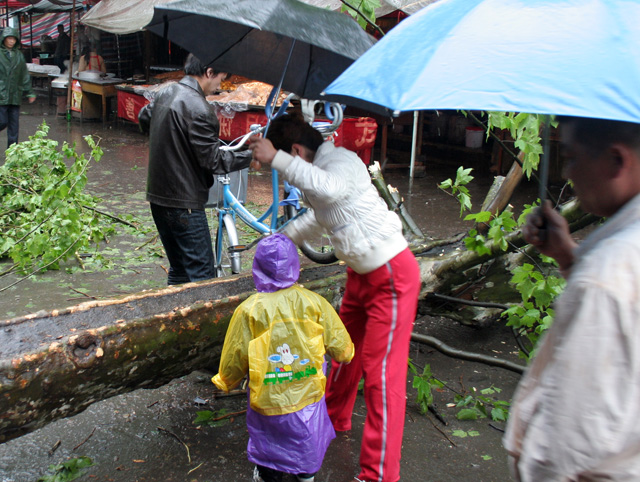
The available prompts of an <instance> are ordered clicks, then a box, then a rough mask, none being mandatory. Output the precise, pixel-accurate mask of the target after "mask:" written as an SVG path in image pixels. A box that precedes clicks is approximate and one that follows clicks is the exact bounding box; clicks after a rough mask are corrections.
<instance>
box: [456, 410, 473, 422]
mask: <svg viewBox="0 0 640 482" xmlns="http://www.w3.org/2000/svg"><path fill="white" fill-rule="evenodd" d="M456 418H457V419H458V420H477V419H478V412H477V410H474V409H472V408H463V409H462V410H460V411H459V412H458V414H457V415H456Z"/></svg>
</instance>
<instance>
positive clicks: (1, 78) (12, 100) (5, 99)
mask: <svg viewBox="0 0 640 482" xmlns="http://www.w3.org/2000/svg"><path fill="white" fill-rule="evenodd" d="M19 44H20V34H19V32H18V30H17V29H15V28H11V27H5V28H4V30H3V31H2V34H1V35H0V131H3V130H4V129H5V128H6V129H7V147H9V146H11V144H15V143H16V142H18V129H19V126H20V122H19V121H20V102H21V101H22V96H23V95H26V96H27V98H28V99H29V103H30V104H31V103H33V102H35V100H36V94H34V92H33V88H32V87H31V76H30V75H29V71H28V70H27V63H26V61H25V60H24V55H22V52H20V49H19Z"/></svg>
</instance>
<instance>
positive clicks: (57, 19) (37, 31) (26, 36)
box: [20, 12, 71, 46]
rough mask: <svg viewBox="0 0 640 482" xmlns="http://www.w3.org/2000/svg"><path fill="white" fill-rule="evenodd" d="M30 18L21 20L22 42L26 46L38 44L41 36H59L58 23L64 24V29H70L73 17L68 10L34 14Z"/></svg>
mask: <svg viewBox="0 0 640 482" xmlns="http://www.w3.org/2000/svg"><path fill="white" fill-rule="evenodd" d="M30 20H31V24H30V23H29V20H27V21H26V22H20V36H21V38H20V43H21V44H22V45H24V46H29V45H31V44H33V45H38V44H39V43H40V37H42V36H43V35H49V36H50V37H51V38H56V37H57V36H58V24H60V23H61V24H62V25H64V30H65V31H66V32H68V31H69V27H70V26H71V18H70V17H69V14H68V13H66V12H60V13H40V14H33V16H32V17H31V19H30ZM32 32H33V33H32Z"/></svg>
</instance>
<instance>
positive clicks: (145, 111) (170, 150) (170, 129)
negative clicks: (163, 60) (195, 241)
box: [138, 76, 251, 209]
mask: <svg viewBox="0 0 640 482" xmlns="http://www.w3.org/2000/svg"><path fill="white" fill-rule="evenodd" d="M138 120H139V122H140V128H141V129H142V130H143V131H144V132H147V131H148V132H149V134H150V143H149V144H150V145H149V174H148V176H147V201H149V202H151V203H153V204H157V205H160V206H165V207H173V208H183V209H204V205H205V203H206V202H207V199H208V197H209V188H210V187H211V186H212V184H213V175H214V174H223V173H227V172H231V171H238V170H240V169H244V168H245V167H248V166H249V164H250V163H251V151H248V150H247V151H241V152H237V153H235V154H234V153H233V152H229V151H223V150H221V149H220V148H219V147H220V145H221V143H220V139H219V137H218V135H219V132H220V124H219V122H218V118H217V116H216V114H215V112H214V110H213V107H212V106H211V105H210V104H209V103H208V102H207V99H206V98H205V95H204V92H203V91H202V89H201V88H200V85H199V84H198V81H197V79H195V78H194V77H191V76H186V77H184V78H183V79H182V80H181V81H180V82H177V83H175V84H173V85H170V86H168V87H166V88H164V89H163V90H162V91H160V92H159V93H158V94H157V95H156V97H155V98H154V99H153V101H152V102H151V103H150V104H148V105H147V106H145V107H144V108H142V110H141V111H140V114H138Z"/></svg>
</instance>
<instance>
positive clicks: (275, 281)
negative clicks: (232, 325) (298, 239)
mask: <svg viewBox="0 0 640 482" xmlns="http://www.w3.org/2000/svg"><path fill="white" fill-rule="evenodd" d="M299 276H300V258H299V257H298V250H297V248H296V245H295V244H293V242H292V241H291V240H290V239H289V238H288V237H286V236H285V235H284V234H280V233H276V234H273V235H271V236H269V237H267V238H265V239H263V240H262V241H260V242H259V243H258V247H257V248H256V254H255V256H254V258H253V281H254V283H255V285H256V289H257V290H258V291H259V292H263V293H273V292H274V291H278V290H281V289H284V288H288V287H289V286H291V285H293V284H294V283H295V282H296V281H298V278H299Z"/></svg>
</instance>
